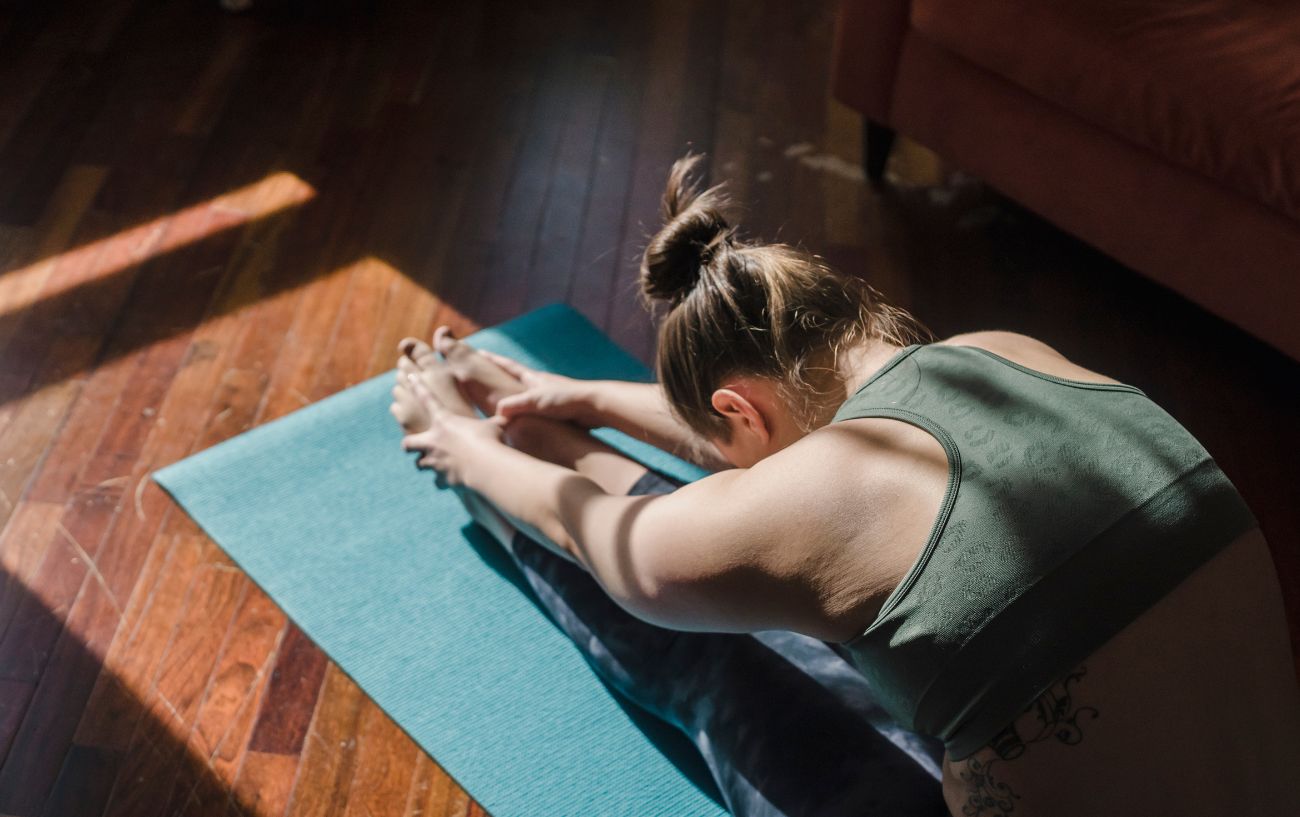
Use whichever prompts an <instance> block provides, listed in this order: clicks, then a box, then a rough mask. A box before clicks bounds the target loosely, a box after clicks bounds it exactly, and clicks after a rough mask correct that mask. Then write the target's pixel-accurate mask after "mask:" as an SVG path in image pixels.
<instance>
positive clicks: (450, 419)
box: [402, 375, 505, 485]
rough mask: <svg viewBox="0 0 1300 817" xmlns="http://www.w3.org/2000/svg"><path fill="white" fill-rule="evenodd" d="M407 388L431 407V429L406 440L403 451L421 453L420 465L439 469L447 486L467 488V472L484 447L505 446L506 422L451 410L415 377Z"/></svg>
mask: <svg viewBox="0 0 1300 817" xmlns="http://www.w3.org/2000/svg"><path fill="white" fill-rule="evenodd" d="M406 388H407V389H409V390H410V391H411V393H412V394H414V395H415V396H416V397H417V399H418V400H419V401H420V402H421V403H422V404H423V405H424V406H425V407H426V408H427V410H428V414H429V428H428V429H427V430H425V431H421V432H418V433H416V434H408V435H407V436H405V437H403V438H402V449H403V450H405V451H419V452H420V453H421V456H420V458H419V459H418V460H417V461H416V465H418V466H419V467H420V468H433V469H435V470H437V471H438V472H439V473H440V474H441V475H442V479H443V481H445V483H446V484H447V485H467V484H468V483H469V480H468V479H467V472H468V470H469V468H470V467H471V466H472V465H473V464H474V460H475V457H476V455H478V454H479V453H481V452H482V451H483V450H484V446H491V445H504V443H503V442H502V439H501V438H502V432H503V429H504V426H505V420H504V419H502V418H500V417H489V418H487V419H485V420H480V419H478V418H477V417H470V416H465V415H462V414H456V413H455V412H452V411H449V410H448V409H447V408H446V407H445V406H443V405H442V403H440V402H439V401H438V399H437V398H436V397H434V396H433V394H432V393H431V392H429V390H428V389H427V388H426V387H425V385H424V383H422V382H421V381H420V378H418V377H415V376H410V375H408V376H407V378H406Z"/></svg>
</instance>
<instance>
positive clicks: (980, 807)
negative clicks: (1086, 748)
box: [958, 666, 1100, 817]
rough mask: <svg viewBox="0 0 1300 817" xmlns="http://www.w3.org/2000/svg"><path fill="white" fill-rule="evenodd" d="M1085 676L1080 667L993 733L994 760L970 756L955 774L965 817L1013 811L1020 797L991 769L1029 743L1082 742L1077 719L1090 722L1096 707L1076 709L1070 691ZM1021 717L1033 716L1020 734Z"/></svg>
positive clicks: (1000, 816) (1001, 816)
mask: <svg viewBox="0 0 1300 817" xmlns="http://www.w3.org/2000/svg"><path fill="white" fill-rule="evenodd" d="M1087 674H1088V668H1087V667H1085V666H1080V667H1079V668H1078V669H1077V670H1075V671H1074V672H1071V673H1069V674H1068V675H1066V676H1065V677H1064V678H1062V679H1061V680H1059V681H1057V682H1056V683H1054V684H1052V685H1051V686H1050V687H1048V689H1047V690H1046V691H1045V692H1044V693H1043V694H1042V695H1039V696H1038V697H1037V698H1036V699H1035V700H1034V702H1033V703H1031V704H1030V705H1029V706H1028V707H1026V708H1025V710H1024V712H1022V713H1021V717H1019V718H1017V719H1016V720H1015V721H1013V722H1011V723H1010V724H1008V725H1007V727H1006V728H1005V729H1003V730H1002V731H1001V732H999V733H997V735H995V736H994V737H993V740H991V741H989V745H988V748H990V749H992V750H993V752H994V754H996V755H997V757H994V758H990V759H988V760H980V759H979V758H978V757H974V756H972V757H971V758H970V759H969V760H967V761H966V768H965V769H964V770H963V771H962V772H960V773H959V774H958V777H960V778H961V780H962V781H963V782H965V783H966V786H967V789H968V792H969V793H968V796H967V799H966V803H965V804H964V805H963V806H962V814H963V815H965V817H1007V815H1009V814H1011V813H1012V812H1013V811H1014V810H1015V807H1016V804H1015V801H1016V800H1019V799H1020V795H1018V794H1016V793H1015V792H1014V791H1013V790H1012V789H1011V787H1010V786H1008V785H1007V784H1006V783H1003V782H1001V781H999V780H997V778H995V777H994V776H993V773H992V770H993V767H994V766H996V765H997V764H998V763H999V762H1007V761H1012V760H1015V759H1016V758H1018V757H1020V756H1021V755H1023V754H1024V753H1025V752H1026V751H1028V749H1029V745H1030V744H1031V743H1039V742H1041V741H1044V740H1048V739H1049V738H1056V740H1058V741H1060V742H1061V743H1064V744H1066V745H1067V746H1075V745H1078V744H1079V743H1080V742H1081V741H1082V740H1083V728H1082V726H1081V725H1080V723H1079V720H1080V718H1084V717H1086V721H1092V720H1096V719H1097V718H1098V717H1099V716H1100V713H1098V711H1097V709H1096V707H1092V706H1076V702H1075V700H1074V696H1073V694H1072V693H1071V691H1070V687H1071V686H1073V685H1074V684H1077V683H1078V682H1079V680H1080V679H1081V678H1083V677H1084V676H1085V675H1087ZM1025 715H1033V720H1032V721H1031V722H1030V724H1029V726H1028V727H1027V729H1026V731H1025V732H1023V733H1022V732H1021V730H1020V728H1019V726H1018V724H1019V722H1020V721H1021V720H1023V719H1024V716H1025ZM1086 721H1085V722H1086Z"/></svg>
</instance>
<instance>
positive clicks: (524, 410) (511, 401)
mask: <svg viewBox="0 0 1300 817" xmlns="http://www.w3.org/2000/svg"><path fill="white" fill-rule="evenodd" d="M536 410H537V400H536V397H535V395H533V394H531V393H529V392H520V393H519V394H512V395H510V396H509V397H503V398H501V399H500V400H498V401H497V414H499V415H500V416H502V417H504V418H506V419H507V420H509V419H511V418H513V417H518V416H519V415H521V414H529V413H531V412H535V411H536Z"/></svg>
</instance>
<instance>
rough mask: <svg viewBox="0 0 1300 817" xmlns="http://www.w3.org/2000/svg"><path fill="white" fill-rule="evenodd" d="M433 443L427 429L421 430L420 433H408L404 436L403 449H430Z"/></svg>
mask: <svg viewBox="0 0 1300 817" xmlns="http://www.w3.org/2000/svg"><path fill="white" fill-rule="evenodd" d="M432 445H433V441H432V440H430V439H429V434H428V432H426V431H421V432H420V433H419V434H407V435H406V436H405V437H403V438H402V450H403V451H428V450H429V448H431V447H432Z"/></svg>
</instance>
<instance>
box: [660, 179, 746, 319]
mask: <svg viewBox="0 0 1300 817" xmlns="http://www.w3.org/2000/svg"><path fill="white" fill-rule="evenodd" d="M701 159H703V155H702V154H690V153H688V154H687V155H686V156H684V157H682V158H681V159H678V160H677V161H676V162H674V163H673V167H672V170H671V171H669V173H668V185H667V187H666V188H665V189H664V195H663V200H662V201H661V203H660V213H661V216H662V218H663V220H664V226H663V228H662V229H660V230H659V232H658V233H656V234H655V236H654V237H653V238H651V239H650V243H649V245H647V247H646V250H645V255H644V256H643V257H642V260H641V291H642V294H644V295H645V297H647V298H649V299H651V300H661V301H668V302H669V303H672V304H676V303H678V302H680V301H681V300H682V299H683V298H685V297H686V296H687V295H688V294H690V292H691V290H692V289H694V288H695V285H696V284H697V283H698V282H699V280H700V275H701V274H702V272H703V271H704V269H705V268H707V267H708V265H709V263H710V262H711V261H712V260H713V257H714V256H715V254H716V253H717V250H718V247H719V246H721V245H723V244H724V243H730V240H731V232H732V230H731V227H730V226H729V225H728V224H727V219H726V218H725V217H724V216H723V213H722V211H723V209H724V208H725V207H727V205H728V202H727V199H726V197H725V196H724V195H723V194H722V192H721V187H722V185H715V186H714V187H710V188H709V189H707V190H703V191H701V190H700V189H699V186H698V185H697V184H696V183H694V182H692V181H690V180H689V179H688V176H689V175H690V172H691V171H692V170H693V169H694V168H695V167H696V165H698V164H699V162H700V160H701Z"/></svg>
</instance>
